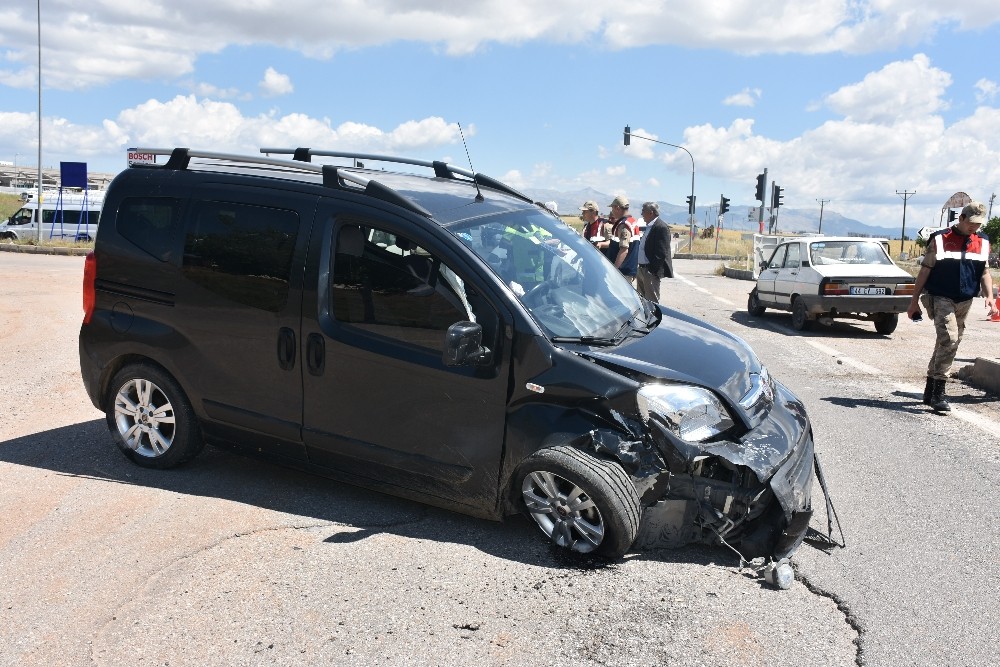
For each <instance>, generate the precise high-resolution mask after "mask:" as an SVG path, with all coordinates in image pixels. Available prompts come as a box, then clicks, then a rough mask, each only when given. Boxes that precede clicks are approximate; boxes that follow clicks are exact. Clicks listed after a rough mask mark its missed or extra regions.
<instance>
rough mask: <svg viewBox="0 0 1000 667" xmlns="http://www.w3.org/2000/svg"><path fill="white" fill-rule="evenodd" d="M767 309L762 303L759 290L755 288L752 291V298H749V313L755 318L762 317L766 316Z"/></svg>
mask: <svg viewBox="0 0 1000 667" xmlns="http://www.w3.org/2000/svg"><path fill="white" fill-rule="evenodd" d="M765 310H767V307H766V306H764V304H762V303H761V302H760V297H759V296H758V295H757V288H756V287H754V288H753V289H752V290H750V296H748V297H747V312H748V313H750V314H751V315H753V316H754V317H760V316H761V315H763V314H764V311H765Z"/></svg>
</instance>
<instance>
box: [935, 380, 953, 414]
mask: <svg viewBox="0 0 1000 667" xmlns="http://www.w3.org/2000/svg"><path fill="white" fill-rule="evenodd" d="M944 383H945V381H944V380H934V389H933V391H932V393H931V402H930V406H931V409H932V410H934V412H951V405H949V404H948V401H947V399H945V397H944Z"/></svg>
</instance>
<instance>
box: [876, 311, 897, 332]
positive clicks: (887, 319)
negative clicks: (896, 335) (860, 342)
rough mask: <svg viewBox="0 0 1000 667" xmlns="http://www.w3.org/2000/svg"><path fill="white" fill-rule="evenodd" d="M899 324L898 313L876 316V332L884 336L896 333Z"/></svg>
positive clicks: (877, 314)
mask: <svg viewBox="0 0 1000 667" xmlns="http://www.w3.org/2000/svg"><path fill="white" fill-rule="evenodd" d="M897 324H899V314H898V313H876V314H875V331H877V332H879V333H880V334H882V335H883V336H888V335H889V334H891V333H892V332H893V331H895V330H896V325H897Z"/></svg>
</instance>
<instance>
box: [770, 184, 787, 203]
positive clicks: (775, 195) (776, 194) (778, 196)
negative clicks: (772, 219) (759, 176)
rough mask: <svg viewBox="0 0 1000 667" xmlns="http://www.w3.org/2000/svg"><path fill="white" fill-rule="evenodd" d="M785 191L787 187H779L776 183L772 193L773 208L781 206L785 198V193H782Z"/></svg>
mask: <svg viewBox="0 0 1000 667" xmlns="http://www.w3.org/2000/svg"><path fill="white" fill-rule="evenodd" d="M784 191H785V188H782V187H778V184H777V183H775V184H774V191H773V192H772V193H771V206H772V207H773V208H778V207H779V206H781V200H782V199H784V195H783V194H782V193H783V192H784Z"/></svg>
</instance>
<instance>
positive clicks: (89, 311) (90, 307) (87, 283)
mask: <svg viewBox="0 0 1000 667" xmlns="http://www.w3.org/2000/svg"><path fill="white" fill-rule="evenodd" d="M96 278H97V257H95V256H94V252H93V251H90V252H88V253H87V259H86V260H84V262H83V323H84V324H90V318H91V316H92V315H93V314H94V306H95V304H96V302H97V290H96V289H95V288H94V281H95V280H96Z"/></svg>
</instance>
